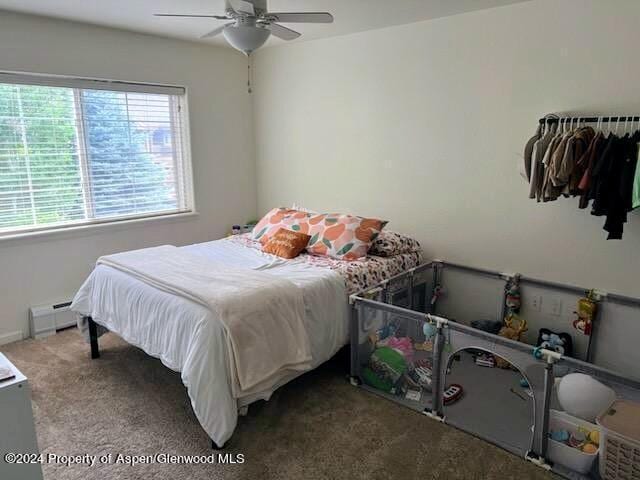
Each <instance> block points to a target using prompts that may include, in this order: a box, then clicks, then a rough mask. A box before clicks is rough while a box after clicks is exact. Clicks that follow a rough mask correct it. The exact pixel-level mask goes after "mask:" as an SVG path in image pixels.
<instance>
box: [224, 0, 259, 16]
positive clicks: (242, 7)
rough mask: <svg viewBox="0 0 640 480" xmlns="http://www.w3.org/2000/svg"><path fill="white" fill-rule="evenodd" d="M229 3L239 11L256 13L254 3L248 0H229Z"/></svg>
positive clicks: (248, 13) (250, 13) (249, 13)
mask: <svg viewBox="0 0 640 480" xmlns="http://www.w3.org/2000/svg"><path fill="white" fill-rule="evenodd" d="M228 1H229V5H231V8H233V9H234V10H235V11H236V12H238V13H245V14H247V15H251V16H253V15H255V14H256V11H255V9H254V8H253V3H251V2H247V1H246V0H228Z"/></svg>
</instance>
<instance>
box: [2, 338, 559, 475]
mask: <svg viewBox="0 0 640 480" xmlns="http://www.w3.org/2000/svg"><path fill="white" fill-rule="evenodd" d="M101 349H102V357H101V358H100V359H99V360H94V361H91V360H90V359H89V357H88V345H86V344H85V343H84V341H83V339H82V338H81V337H80V335H79V333H78V332H77V330H75V329H72V330H68V331H65V332H61V333H59V334H58V335H55V336H53V337H49V338H47V339H45V340H39V341H35V340H26V341H22V342H17V343H14V344H11V345H5V346H4V347H3V348H2V351H3V352H4V353H5V354H6V355H7V356H8V357H9V358H10V359H11V360H12V361H13V362H14V363H15V364H16V365H17V366H18V368H20V369H21V370H22V371H23V372H24V373H25V374H26V375H27V376H28V377H29V379H30V383H31V388H32V391H33V405H34V413H35V418H36V429H37V432H38V442H39V445H40V449H41V451H42V452H43V453H56V454H87V453H88V454H98V455H101V454H108V453H112V454H113V455H116V454H118V453H122V454H131V455H151V454H155V453H158V452H164V453H170V454H185V455H189V454H190V455H193V454H197V455H209V454H210V453H212V452H211V450H210V448H209V443H208V438H207V435H206V434H205V433H204V431H203V430H202V429H201V427H200V425H199V424H198V422H197V420H196V418H195V416H194V414H193V412H192V410H191V405H190V403H189V399H188V397H187V394H186V391H185V388H184V387H183V385H182V383H181V381H180V376H179V374H177V373H175V372H172V371H170V370H169V369H167V368H165V367H164V366H163V365H162V364H161V363H160V361H158V360H156V359H153V358H151V357H149V356H147V355H146V354H145V353H144V352H142V351H141V350H139V349H137V348H135V347H132V346H130V345H128V344H126V343H125V342H124V341H122V340H121V339H120V338H118V337H116V336H115V335H113V334H108V335H106V336H104V337H102V339H101ZM345 362H346V359H344V357H343V358H336V359H335V360H333V361H331V362H328V363H327V364H326V365H324V366H322V367H321V368H320V369H318V370H316V371H314V372H310V373H308V374H306V375H303V376H302V377H301V378H299V379H297V380H296V381H294V382H292V383H290V384H288V385H287V386H285V387H284V388H282V389H280V390H279V391H278V392H276V394H275V395H274V396H273V398H272V399H271V400H270V401H269V402H260V403H257V404H254V405H252V406H251V408H250V409H249V415H248V416H246V417H241V419H240V422H239V425H238V428H237V430H236V432H235V434H234V436H233V438H232V439H231V441H230V443H229V444H228V448H227V449H226V451H227V452H231V453H242V454H244V457H245V462H244V463H243V464H236V465H165V464H157V463H156V464H151V465H139V466H136V467H131V466H127V465H122V464H121V465H116V464H104V465H97V466H95V467H88V466H71V467H67V466H61V465H44V467H43V468H44V474H45V480H54V479H55V480H67V479H83V480H84V479H100V480H111V479H172V480H174V479H175V480H182V479H185V480H186V479H218V478H228V479H244V478H261V479H262V478H265V479H276V478H278V479H301V478H305V479H316V478H336V479H337V478H362V479H368V480H369V479H389V478H397V479H403V480H408V479H414V478H416V479H417V478H419V479H501V480H502V479H538V478H539V479H547V478H551V477H550V476H549V475H548V474H546V473H544V472H543V471H542V470H540V469H539V468H537V467H535V466H533V465H531V464H529V463H527V462H524V461H523V460H521V459H520V458H517V457H515V456H513V455H511V454H509V453H506V452H505V451H503V450H501V449H499V448H497V447H495V446H493V445H490V444H489V443H486V442H484V441H482V440H478V439H476V438H474V437H471V436H469V435H467V434H465V433H462V432H460V431H458V430H456V429H454V428H453V427H450V426H446V425H441V424H439V423H437V422H435V421H433V420H430V419H428V418H426V417H424V416H422V415H420V414H418V413H415V412H413V411H410V410H408V409H405V408H403V407H401V406H399V405H396V404H393V403H391V402H389V401H387V400H384V399H382V398H379V397H377V396H375V395H372V394H370V393H368V392H365V391H363V390H361V389H357V388H354V387H352V386H351V385H349V383H348V382H347V381H346V380H345V368H344V365H345Z"/></svg>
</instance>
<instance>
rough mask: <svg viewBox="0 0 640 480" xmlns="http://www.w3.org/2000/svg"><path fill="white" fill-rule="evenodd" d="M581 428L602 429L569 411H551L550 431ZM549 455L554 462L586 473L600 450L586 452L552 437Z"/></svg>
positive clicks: (577, 429)
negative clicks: (570, 413) (572, 414)
mask: <svg viewBox="0 0 640 480" xmlns="http://www.w3.org/2000/svg"><path fill="white" fill-rule="evenodd" d="M581 428H582V429H584V430H588V431H592V430H600V428H598V426H597V425H594V424H593V423H589V422H587V421H585V420H582V419H580V418H576V417H572V416H571V415H569V414H568V413H565V412H559V411H558V410H550V411H549V431H551V430H567V431H568V432H569V433H573V432H577V431H579V430H580V429H581ZM547 457H549V460H551V461H552V462H554V463H559V464H560V465H564V466H565V467H567V468H569V469H571V470H573V471H575V472H578V473H581V474H585V473H589V471H590V470H591V467H592V466H593V462H594V461H595V459H596V458H597V457H598V452H595V453H585V452H583V451H580V450H578V449H577V448H573V447H570V446H569V445H565V444H564V443H561V442H557V441H555V440H553V439H551V438H550V439H549V445H548V448H547Z"/></svg>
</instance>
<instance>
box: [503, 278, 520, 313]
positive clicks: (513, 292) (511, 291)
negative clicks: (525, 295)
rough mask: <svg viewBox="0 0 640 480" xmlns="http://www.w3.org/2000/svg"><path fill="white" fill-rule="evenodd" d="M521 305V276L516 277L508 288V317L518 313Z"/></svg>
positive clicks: (506, 298) (505, 302) (506, 302)
mask: <svg viewBox="0 0 640 480" xmlns="http://www.w3.org/2000/svg"><path fill="white" fill-rule="evenodd" d="M520 303H521V302H520V275H515V276H514V277H513V278H512V279H511V281H510V282H509V284H508V286H507V287H506V295H505V301H504V304H505V306H506V307H507V315H513V314H515V313H518V312H519V311H520Z"/></svg>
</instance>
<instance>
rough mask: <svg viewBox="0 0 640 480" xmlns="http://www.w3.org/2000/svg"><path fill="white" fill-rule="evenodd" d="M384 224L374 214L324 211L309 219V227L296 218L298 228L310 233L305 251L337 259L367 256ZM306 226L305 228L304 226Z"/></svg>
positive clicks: (353, 258) (384, 222) (354, 258)
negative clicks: (371, 215) (344, 213)
mask: <svg viewBox="0 0 640 480" xmlns="http://www.w3.org/2000/svg"><path fill="white" fill-rule="evenodd" d="M386 224H387V222H386V221H384V220H378V219H376V218H362V217H356V216H353V215H343V214H337V213H325V214H321V215H313V214H311V216H310V217H309V219H308V227H307V226H306V225H305V223H303V222H299V226H300V231H303V232H305V231H306V232H307V233H308V234H309V235H311V240H309V245H308V246H307V251H308V252H309V253H313V254H316V255H326V256H328V257H333V258H337V259H339V260H358V259H360V258H363V257H366V256H367V252H368V251H369V248H371V244H372V243H373V241H374V240H375V239H376V237H377V236H378V235H379V234H380V232H381V231H382V229H383V228H384V226H385V225H386ZM307 228H308V230H307Z"/></svg>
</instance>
